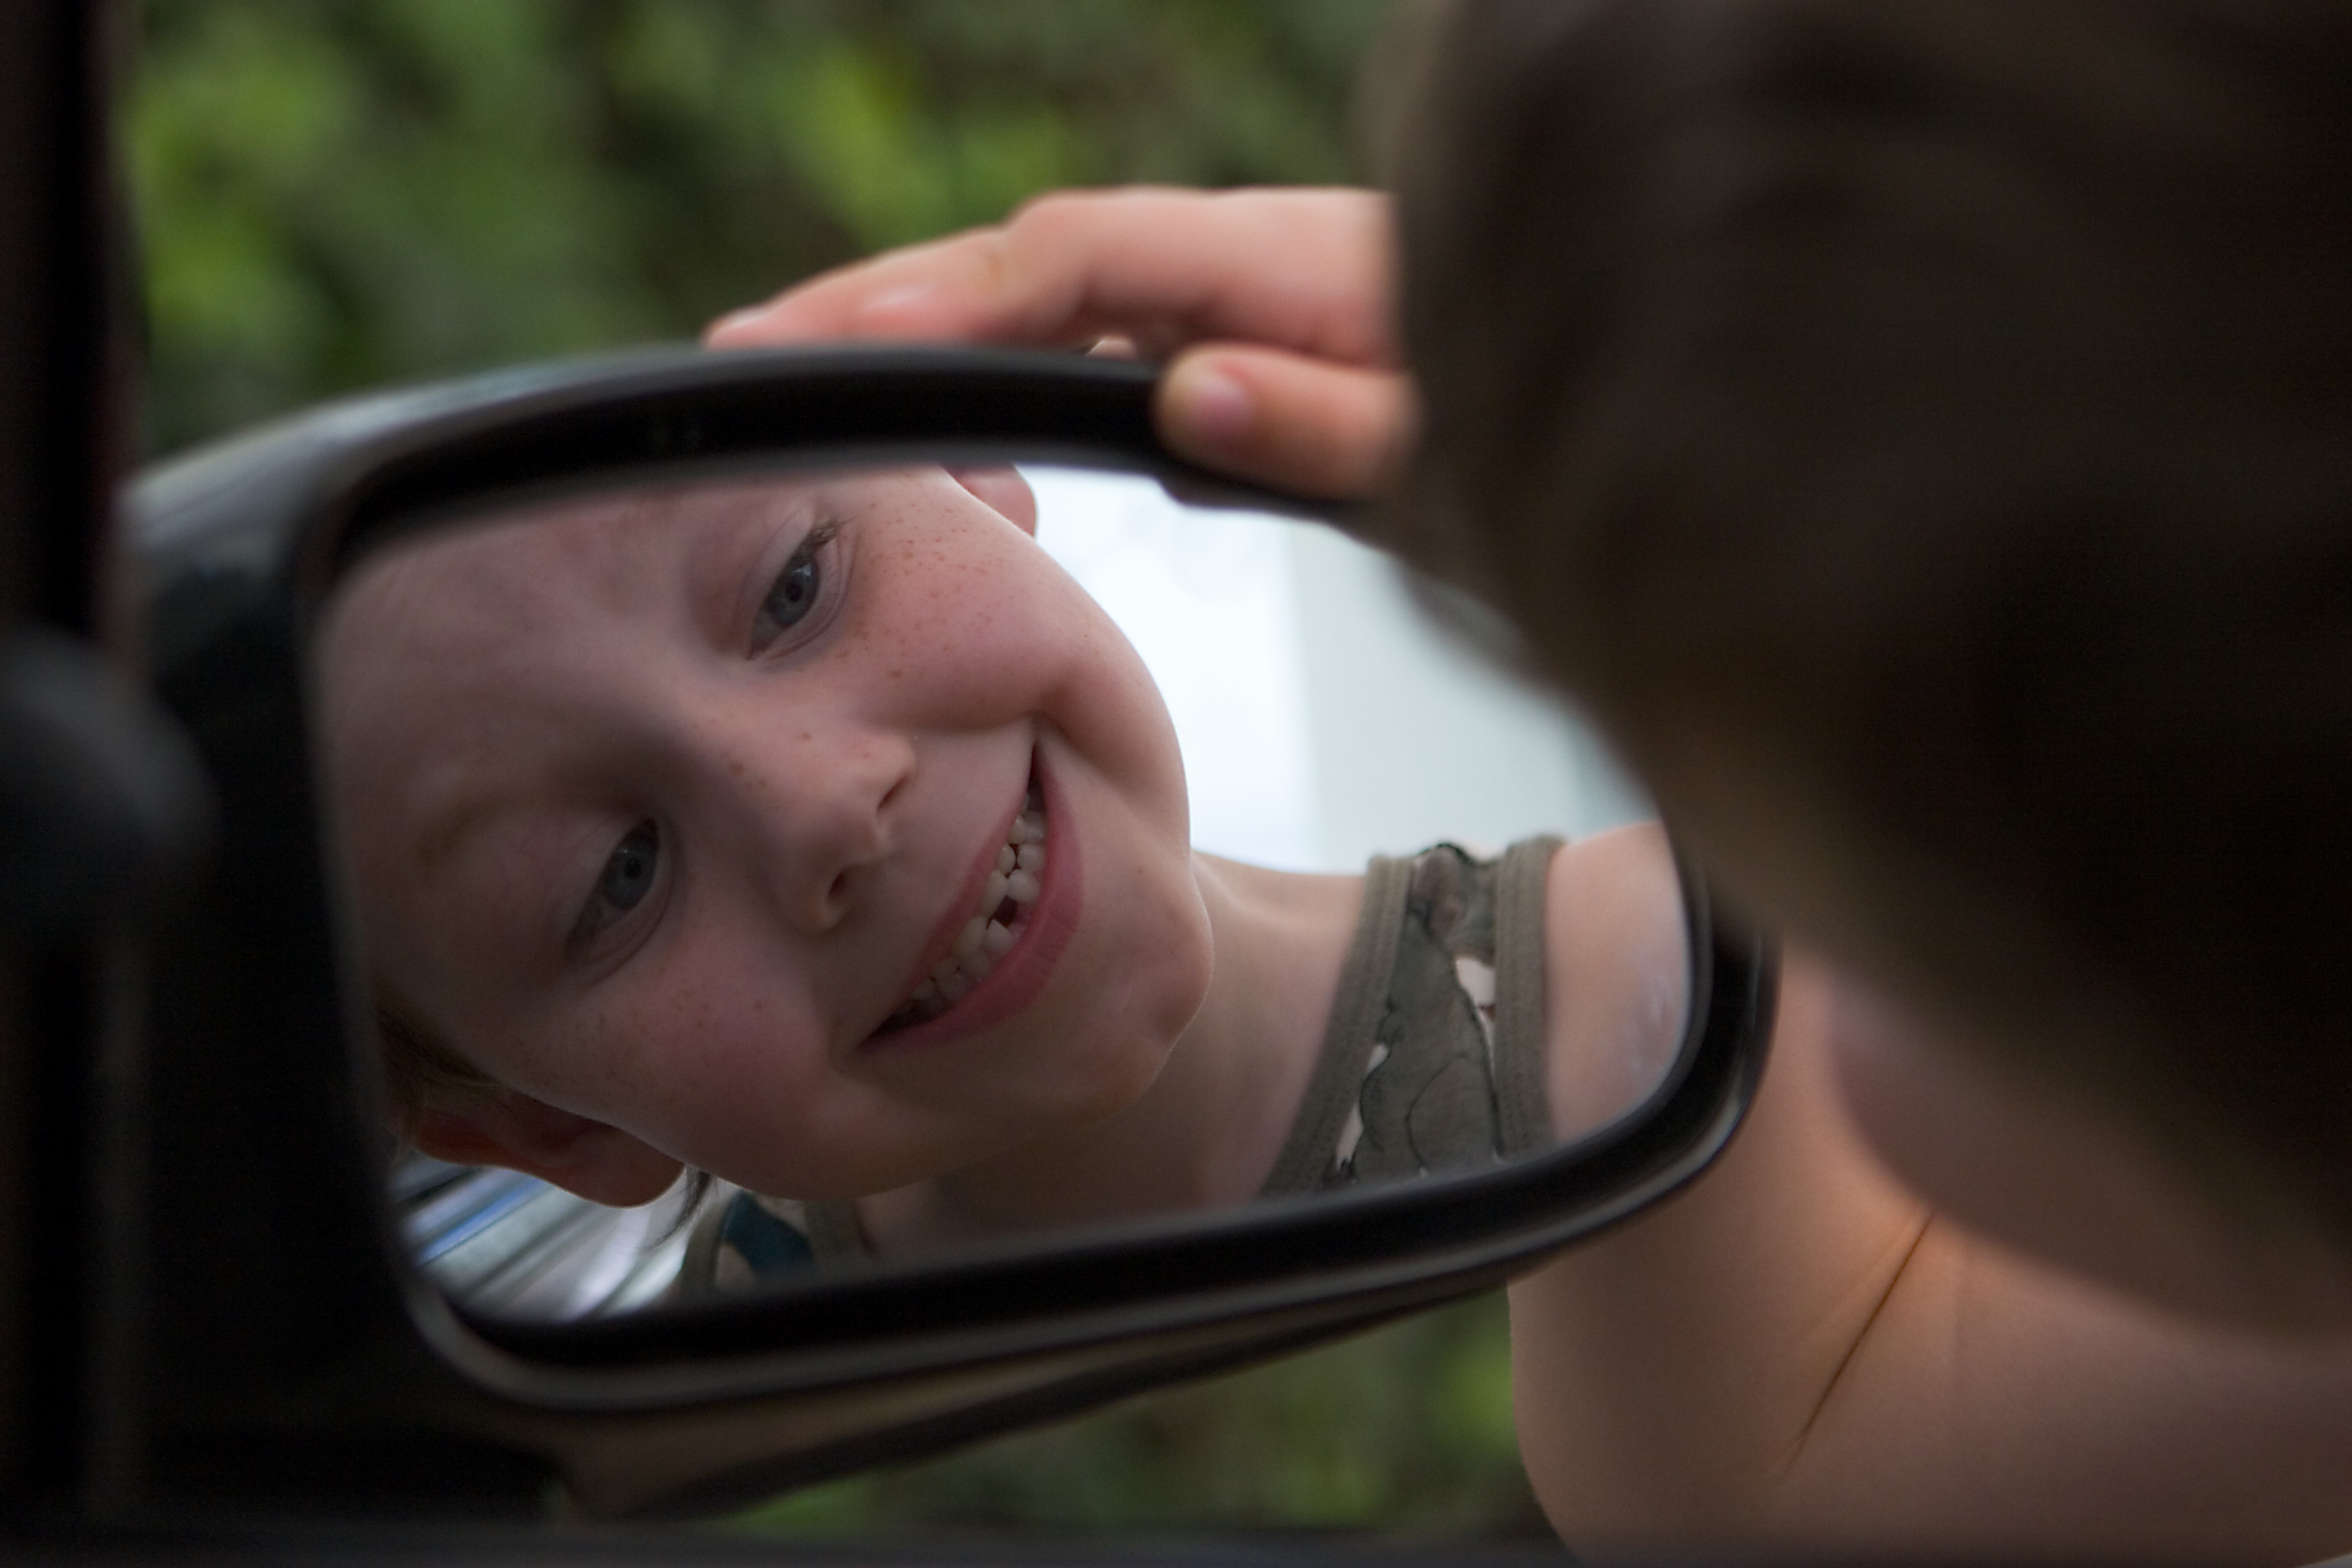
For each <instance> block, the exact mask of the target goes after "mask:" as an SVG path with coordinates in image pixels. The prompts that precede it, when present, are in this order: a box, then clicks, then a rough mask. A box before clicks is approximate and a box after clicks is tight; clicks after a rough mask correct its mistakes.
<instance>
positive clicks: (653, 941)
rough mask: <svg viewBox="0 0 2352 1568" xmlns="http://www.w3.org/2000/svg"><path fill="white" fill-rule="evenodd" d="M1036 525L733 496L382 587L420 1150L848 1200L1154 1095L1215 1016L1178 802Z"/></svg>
mask: <svg viewBox="0 0 2352 1568" xmlns="http://www.w3.org/2000/svg"><path fill="white" fill-rule="evenodd" d="M983 497H984V498H986V500H983V499H982V498H983ZM991 502H992V503H993V504H989V503H991ZM1032 526H1034V505H1033V504H1031V503H1029V500H1028V497H1027V492H1026V489H1025V487H1024V486H1022V485H1021V484H1020V483H1019V481H1018V479H1017V477H1014V476H1012V475H1010V474H1009V472H1002V473H992V474H988V475H971V476H966V477H964V478H963V479H962V480H961V482H960V480H959V479H958V478H957V477H955V476H951V475H950V474H949V473H947V472H945V471H943V470H941V469H938V468H907V469H898V470H890V471H882V472H874V471H866V472H861V473H857V474H845V475H838V476H820V477H816V478H807V479H776V480H761V481H746V482H735V483H727V484H708V485H700V486H695V487H690V488H674V489H663V490H653V491H639V492H633V493H628V494H624V495H617V496H614V497H611V498H600V499H595V500H585V501H581V502H577V503H571V504H566V505H562V506H560V507H554V508H551V509H547V510H542V511H539V512H536V513H534V514H531V515H530V516H529V517H528V518H526V519H522V520H520V521H517V520H507V521H499V522H498V523H495V524H492V525H489V526H483V527H478V528H472V529H467V530H465V531H455V532H451V533H448V534H446V535H442V536H438V537H436V538H434V539H432V540H430V541H428V542H425V543H423V544H422V545H419V546H415V547H413V548H409V549H405V550H402V551H397V552H389V553H387V554H386V555H384V556H383V557H382V558H380V559H378V560H376V561H373V562H371V563H369V564H368V565H367V566H365V567H364V568H362V571H361V572H360V573H359V574H358V575H357V577H356V579H355V580H354V581H353V582H352V584H349V585H348V586H347V587H346V588H345V589H344V590H343V591H342V592H341V595H340V596H339V598H338V601H337V603H336V605H334V607H333V611H332V614H331V617H330V623H329V626H328V627H327V630H326V633H325V637H324V639H323V657H324V665H323V671H322V679H323V696H324V702H323V707H324V710H325V718H326V731H327V735H328V741H329V747H330V753H331V773H332V778H333V781H334V785H335V791H336V798H337V802H338V805H339V807H340V815H341V827H342V829H343V833H344V837H345V842H346V844H347V847H348V851H347V853H348V859H349V862H350V865H351V868H352V880H353V884H354V888H355V890H356V892H357V895H358V901H359V906H360V910H361V916H362V931H363V933H364V936H365V940H366V944H367V951H368V958H369V963H370V965H371V968H372V970H373V974H374V977H375V979H376V983H377V985H378V992H379V996H380V997H381V999H382V1001H383V1012H384V1014H385V1016H386V1020H387V1031H386V1032H387V1047H388V1051H389V1054H390V1065H391V1070H392V1077H393V1079H394V1089H395V1091H396V1093H397V1095H398V1097H399V1098H400V1099H402V1100H404V1101H405V1102H406V1110H407V1113H408V1118H409V1121H410V1127H409V1131H410V1132H411V1135H412V1136H413V1137H414V1138H415V1141H416V1142H417V1143H418V1144H419V1146H420V1147H422V1148H424V1149H425V1150H426V1151H427V1152H433V1153H436V1154H440V1155H442V1156H443V1157H445V1158H450V1159H457V1160H465V1161H482V1162H488V1163H502V1164H508V1165H512V1166H515V1167H517V1168H520V1169H523V1170H528V1171H531V1172H534V1173H538V1174H541V1175H543V1176H546V1177H548V1178H549V1179H551V1180H553V1181H555V1182H557V1183H559V1184H562V1185H565V1186H568V1187H571V1188H572V1190H574V1191H577V1192H580V1193H582V1194H583V1195H586V1196H589V1197H593V1198H596V1199H599V1200H601V1201H604V1202H610V1203H636V1202H644V1201H646V1200H649V1199H650V1198H652V1197H654V1196H656V1195H657V1194H659V1193H660V1192H661V1191H662V1189H663V1188H664V1187H666V1186H667V1184H668V1183H669V1182H670V1180H671V1179H673V1178H674V1177H675V1175H676V1174H677V1170H678V1168H679V1165H680V1163H690V1164H693V1165H696V1166H698V1167H700V1168H702V1169H706V1170H709V1171H711V1172H713V1173H717V1174H719V1175H721V1176H724V1177H726V1178H728V1179H730V1180H732V1181H735V1182H738V1183H740V1184H744V1185H747V1186H751V1187H753V1188H755V1189H758V1190H761V1191H764V1192H770V1193H775V1194H782V1195H787V1196H798V1197H831V1196H845V1195H851V1194H861V1193H868V1192H875V1191H879V1190H882V1189H885V1188H887V1187H892V1186H897V1185H901V1184H907V1183H909V1182H914V1181H918V1180H921V1179H923V1178H926V1177H929V1176H932V1175H937V1174H940V1173H943V1172H945V1171H948V1170H952V1169H955V1168H958V1167H960V1166H962V1165H965V1164H969V1163H973V1162H975V1161H978V1160H982V1159H984V1158H986V1157H987V1156H989V1155H991V1154H993V1153H996V1152H1000V1151H1002V1150H1003V1149H1005V1148H1007V1147H1010V1146H1011V1145H1013V1144H1014V1143H1018V1142H1024V1141H1025V1140H1029V1139H1033V1138H1035V1137H1038V1136H1041V1135H1047V1134H1050V1133H1052V1132H1054V1131H1056V1130H1058V1129H1062V1128H1066V1127H1068V1126H1071V1125H1073V1124H1076V1123H1082V1122H1084V1121H1090V1120H1092V1119H1094V1118H1096V1117H1098V1116H1101V1115H1104V1114H1107V1113H1108V1112H1109V1111H1111V1110H1116V1109H1118V1108H1119V1107H1121V1106H1123V1105H1125V1104H1127V1103H1128V1102H1129V1101H1130V1100H1133V1099H1134V1097H1135V1096H1136V1095H1137V1094H1139V1093H1140V1092H1141V1090H1142V1089H1144V1088H1145V1087H1146V1086H1147V1085H1148V1084H1149V1083H1150V1081H1151V1079H1152V1078H1153V1077H1154V1076H1155V1075H1156V1074H1157V1072H1158V1071H1159V1068H1160V1063H1161V1060H1162V1058H1163V1057H1164V1054H1165V1052H1166V1050H1167V1048H1168V1047H1169V1045H1170V1044H1171V1042H1172V1041H1173V1039H1174V1038H1175V1037H1176V1035H1177V1034H1178V1033H1180V1032H1181V1030H1182V1028H1183V1027H1184V1026H1185V1025H1186V1024H1187V1023H1188V1022H1189V1021H1190V1019H1191V1017H1192V1013H1193V1011H1194V1010H1195V1009H1196V1008H1197V1006H1198V1005H1199V1003H1200V1001H1201V998H1202V994H1203V993H1204V991H1205V988H1206V984H1207V972H1208V933H1207V927H1206V921H1205V916H1204V914H1203V912H1202V905H1201V902H1200V900H1199V896H1198V894H1197V892H1196V890H1195V889H1194V886H1193V883H1192V864H1191V853H1190V847H1189V842H1188V833H1187V818H1186V809H1185V800H1184V790H1183V778H1182V772H1181V763H1180V762H1179V759H1178V756H1177V752H1176V746H1175V740H1174V736H1173V733H1172V731H1171V728H1170V726H1169V723H1168V721H1167V718H1166V715H1165V712H1164V710H1162V708H1161V706H1160V702H1159V699H1158V695H1157V693H1156V692H1155V691H1154V690H1153V689H1152V686H1151V683H1150V678H1149V677H1148V676H1147V675H1146V674H1145V673H1144V671H1143V668H1142V667H1141V665H1140V663H1139V661H1138V660H1137V659H1136V658H1135V656H1134V654H1133V652H1132V650H1131V649H1129V647H1128V646H1127V644H1126V642H1125V640H1124V639H1123V638H1122V637H1120V636H1119V634H1118V631H1117V630H1116V629H1115V628H1114V627H1113V626H1112V625H1111V624H1110V622H1109V621H1108V618H1107V617H1105V616H1103V615H1102V614H1101V612H1100V611H1099V610H1097V608H1096V607H1095V605H1093V603H1092V601H1091V600H1089V599H1088V598H1087V596H1086V595H1085V594H1084V593H1083V592H1082V591H1081V590H1080V589H1079V588H1078V587H1077V586H1076V584H1074V583H1072V582H1071V581H1070V580H1069V579H1068V578H1067V577H1066V575H1064V574H1063V573H1062V572H1061V570H1060V569H1059V568H1058V567H1056V566H1055V564H1054V563H1052V562H1051V560H1050V559H1049V558H1048V557H1047V556H1046V555H1045V553H1044V552H1042V551H1040V550H1039V549H1037V548H1036V546H1035V545H1034V542H1033V541H1032V540H1031V539H1030V538H1029V537H1028V532H1027V531H1028V529H1029V528H1030V527H1032Z"/></svg>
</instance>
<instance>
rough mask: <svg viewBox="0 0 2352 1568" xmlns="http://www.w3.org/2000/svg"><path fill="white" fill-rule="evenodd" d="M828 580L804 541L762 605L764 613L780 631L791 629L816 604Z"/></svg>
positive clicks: (766, 618)
mask: <svg viewBox="0 0 2352 1568" xmlns="http://www.w3.org/2000/svg"><path fill="white" fill-rule="evenodd" d="M823 585H824V578H823V577H822V576H820V575H819V574H818V572H817V565H816V559H815V557H814V556H812V555H811V554H810V553H809V552H808V547H807V546H806V545H803V546H802V547H801V548H800V550H799V551H797V552H794V554H793V558H792V560H791V561H790V562H788V563H786V564H785V566H784V569H783V571H782V573H780V574H778V575H777V577H776V584H775V586H774V587H772V588H770V589H769V590H768V597H767V599H766V601H765V602H764V603H762V604H761V606H760V614H761V617H762V618H764V619H765V620H766V622H767V623H768V624H769V625H770V626H774V627H775V628H776V629H777V630H778V631H789V630H790V629H791V628H792V627H793V626H797V625H799V623H800V619H801V617H802V616H805V615H807V614H808V613H809V611H810V610H811V609H813V608H814V607H815V605H816V592H817V589H818V588H820V587H822V586H823Z"/></svg>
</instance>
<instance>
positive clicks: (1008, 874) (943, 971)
mask: <svg viewBox="0 0 2352 1568" xmlns="http://www.w3.org/2000/svg"><path fill="white" fill-rule="evenodd" d="M1044 880H1045V791H1044V790H1043V789H1042V788H1040V787H1039V785H1038V783H1037V774H1036V771H1035V767H1034V763H1033V764H1032V767H1031V771H1030V774H1029V793H1028V796H1027V798H1026V799H1025V800H1024V802H1023V804H1022V807H1021V811H1020V813H1019V815H1017V816H1014V817H1013V826H1011V827H1010V828H1009V829H1007V830H1006V832H1005V835H1004V843H1003V846H1002V847H1000V848H999V849H998V850H997V852H996V868H995V869H994V870H992V871H991V872H990V873H989V874H988V880H987V883H986V885H985V886H984V887H983V888H982V889H981V895H980V900H979V903H978V905H977V906H976V907H975V908H974V909H973V910H972V912H971V918H969V919H968V920H966V921H964V923H963V926H962V929H961V930H960V931H957V932H956V938H955V944H954V945H953V946H952V947H951V948H950V950H949V951H948V953H947V956H946V957H944V958H942V959H940V961H939V963H935V964H933V965H932V966H931V972H930V973H929V974H926V975H925V976H923V978H922V981H921V982H920V983H919V984H917V985H916V987H915V992H914V994H913V995H911V996H909V997H908V999H907V1000H906V1001H905V1002H904V1003H903V1004H901V1005H900V1006H899V1008H898V1011H897V1012H895V1013H893V1014H891V1015H890V1016H889V1017H887V1018H886V1019H884V1020H883V1023H882V1026H881V1027H880V1028H878V1029H877V1030H876V1031H875V1033H876V1034H877V1035H887V1034H890V1033H893V1032H895V1031H897V1030H899V1029H908V1028H912V1027H913V1026H916V1025H918V1024H928V1023H929V1022H930V1021H931V1020H932V1019H933V1018H936V1017H939V1016H940V1015H941V1014H943V1013H945V1012H947V1011H948V1010H949V1009H950V1008H951V1007H953V1006H954V1005H956V1004H957V1003H959V1002H961V1001H962V1000H963V999H964V998H965V997H966V996H967V995H969V994H971V991H972V990H973V988H974V987H976V986H977V985H979V984H980V983H981V982H982V981H983V980H985V979H987V978H988V977H989V975H990V974H991V973H993V972H994V971H995V969H996V966H997V965H998V964H999V963H1003V961H1004V959H1005V956H1006V955H1007V954H1008V953H1010V952H1012V951H1013V949H1014V948H1015V947H1016V946H1018V945H1019V944H1020V942H1021V939H1022V938H1023V937H1024V936H1025V935H1027V934H1028V931H1029V918H1030V916H1031V914H1032V913H1033V912H1034V910H1036V908H1037V895H1038V893H1039V891H1040V890H1041V889H1042V887H1043V884H1044Z"/></svg>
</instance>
